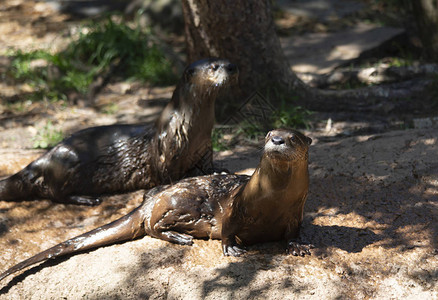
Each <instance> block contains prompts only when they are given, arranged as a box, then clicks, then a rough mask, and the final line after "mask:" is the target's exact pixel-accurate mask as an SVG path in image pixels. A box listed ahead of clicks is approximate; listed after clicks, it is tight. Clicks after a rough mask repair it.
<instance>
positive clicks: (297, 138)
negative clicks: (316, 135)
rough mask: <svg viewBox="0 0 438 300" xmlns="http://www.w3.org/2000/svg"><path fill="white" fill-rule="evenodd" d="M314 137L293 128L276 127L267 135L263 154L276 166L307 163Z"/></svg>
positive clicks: (282, 166)
mask: <svg viewBox="0 0 438 300" xmlns="http://www.w3.org/2000/svg"><path fill="white" fill-rule="evenodd" d="M311 143H312V139H311V138H309V137H307V136H305V135H304V134H302V133H300V132H298V131H296V130H292V129H275V130H272V131H270V132H268V134H267V135H266V137H265V147H264V153H263V156H264V157H266V158H267V159H268V160H269V161H271V165H273V167H274V168H275V167H276V166H278V167H279V168H281V169H282V168H284V167H287V166H290V165H294V164H295V165H296V164H301V163H305V164H307V159H308V150H309V145H310V144H311Z"/></svg>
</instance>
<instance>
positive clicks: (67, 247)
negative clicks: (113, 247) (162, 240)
mask: <svg viewBox="0 0 438 300" xmlns="http://www.w3.org/2000/svg"><path fill="white" fill-rule="evenodd" d="M141 208H142V206H139V207H137V208H136V209H134V210H133V211H132V212H130V213H129V214H127V215H125V216H123V217H121V218H120V219H118V220H116V221H113V222H111V223H109V224H106V225H104V226H101V227H99V228H96V229H94V230H91V231H89V232H87V233H84V234H81V235H79V236H77V237H74V238H72V239H69V240H67V241H65V242H62V243H60V244H58V245H56V246H54V247H52V248H49V249H47V250H45V251H43V252H40V253H38V254H37V255H35V256H33V257H31V258H28V259H26V260H24V261H22V262H20V263H18V264H16V265H15V266H13V267H12V268H10V269H8V270H7V271H5V272H4V273H2V274H0V280H2V279H3V278H5V277H6V276H9V275H11V274H12V273H15V272H18V271H20V270H22V269H24V268H26V267H28V266H31V265H33V264H36V263H39V262H42V261H45V260H47V259H50V258H56V257H59V256H64V255H68V254H72V253H77V252H80V251H84V250H89V249H93V248H97V247H100V246H105V245H110V244H113V243H117V242H122V241H126V240H131V239H134V238H136V237H139V236H143V235H145V230H144V227H143V222H144V218H145V217H144V213H143V212H142V209H141Z"/></svg>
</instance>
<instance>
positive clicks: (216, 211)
mask: <svg viewBox="0 0 438 300" xmlns="http://www.w3.org/2000/svg"><path fill="white" fill-rule="evenodd" d="M311 142H312V140H311V139H310V138H308V137H306V136H304V135H303V134H301V133H299V132H297V131H295V130H286V129H277V130H273V131H271V132H269V133H268V134H267V136H266V138H265V146H264V151H263V155H262V158H261V160H260V163H259V165H258V167H257V168H256V170H255V171H254V174H253V175H252V176H251V177H249V176H246V175H209V176H200V177H193V178H187V179H184V180H181V181H179V182H178V183H176V184H173V185H167V186H160V187H156V188H154V189H152V190H150V191H149V192H147V193H146V194H145V195H144V201H143V203H142V204H141V205H140V206H139V207H137V208H136V209H134V210H133V211H132V212H130V213H129V214H127V215H126V216H123V217H122V218H120V219H118V220H116V221H114V222H112V223H109V224H107V225H104V226H102V227H99V228H96V229H94V230H92V231H89V232H87V233H84V234H82V235H79V236H77V237H75V238H72V239H70V240H67V241H65V242H62V243H60V244H58V245H56V246H54V247H52V248H50V249H48V250H46V251H43V252H41V253H39V254H37V255H35V256H33V257H31V258H29V259H27V260H25V261H23V262H21V263H19V264H17V265H15V266H13V267H12V268H10V269H9V270H7V271H6V272H4V273H3V274H1V275H0V280H1V279H3V278H5V277H6V276H8V275H10V274H12V273H14V272H17V271H19V270H21V269H23V268H25V267H28V266H30V265H33V264H35V263H38V262H41V261H44V260H47V259H49V258H56V257H59V256H64V255H67V254H71V253H77V252H80V251H83V250H87V249H92V248H97V247H100V246H104V245H109V244H113V243H116V242H120V241H126V240H131V239H134V238H137V237H140V236H144V235H146V234H148V235H150V236H153V237H156V238H160V239H163V240H166V241H169V242H173V243H177V244H182V245H191V244H192V243H193V238H213V239H221V240H222V249H223V253H224V254H225V255H233V256H239V255H241V254H243V253H244V252H245V250H244V248H242V246H246V245H252V244H255V243H261V242H269V241H278V240H285V241H286V242H287V251H288V253H291V254H293V255H301V256H304V255H305V254H310V251H309V246H306V245H300V244H298V243H297V242H296V239H297V237H298V235H299V230H300V225H301V222H302V219H303V209H304V203H305V201H306V198H307V192H308V187H309V175H308V148H309V145H310V144H311Z"/></svg>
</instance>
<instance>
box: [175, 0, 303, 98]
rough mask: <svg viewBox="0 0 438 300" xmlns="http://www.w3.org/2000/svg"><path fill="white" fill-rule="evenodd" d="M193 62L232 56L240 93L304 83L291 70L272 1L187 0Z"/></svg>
mask: <svg viewBox="0 0 438 300" xmlns="http://www.w3.org/2000/svg"><path fill="white" fill-rule="evenodd" d="M182 6H183V13H184V19H185V34H186V41H187V53H188V60H189V62H192V61H195V60H197V59H200V58H204V57H223V58H227V59H229V60H230V61H232V62H233V63H235V64H237V65H238V66H239V70H240V78H239V82H240V92H241V96H248V95H250V94H251V93H252V92H254V91H255V90H262V89H263V88H266V87H277V86H278V87H280V88H281V87H285V86H286V87H288V86H290V85H293V86H301V87H304V85H303V84H302V82H301V80H299V79H298V78H297V76H296V75H295V74H294V73H293V72H292V71H291V69H290V66H289V63H288V62H287V59H286V57H285V55H284V53H283V50H282V49H281V46H280V41H279V39H278V37H277V34H276V32H275V26H274V22H273V19H272V15H271V0H257V1H254V0H253V1H246V0H183V1H182Z"/></svg>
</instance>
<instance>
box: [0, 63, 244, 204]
mask: <svg viewBox="0 0 438 300" xmlns="http://www.w3.org/2000/svg"><path fill="white" fill-rule="evenodd" d="M237 75H238V70H237V67H236V66H235V65H233V64H231V63H230V62H229V61H228V60H225V59H216V58H211V59H204V60H200V61H197V62H195V63H193V64H191V65H190V66H188V67H187V68H186V69H185V71H184V73H183V76H182V78H181V80H180V82H179V83H178V85H177V87H176V89H175V91H174V93H173V96H172V99H171V101H170V102H169V103H168V105H167V106H166V107H165V109H164V110H163V112H162V114H161V115H160V117H159V118H158V120H157V122H156V124H155V126H149V125H142V124H136V125H112V126H100V127H93V128H88V129H85V130H82V131H79V132H76V133H74V134H73V135H72V136H70V137H69V138H67V139H65V140H64V141H62V142H61V143H59V144H58V145H57V146H55V147H54V148H53V149H52V150H50V151H49V152H47V153H46V154H44V155H43V156H42V157H40V158H38V159H37V160H35V161H33V162H32V163H30V164H29V165H28V166H27V167H25V168H24V169H23V170H21V171H19V172H18V173H16V174H14V175H12V176H10V177H9V178H6V179H4V180H2V181H0V200H3V201H18V200H33V199H39V198H48V199H52V200H54V201H57V202H65V203H76V204H88V205H94V204H98V203H100V200H99V198H98V197H97V196H99V195H102V194H110V193H117V192H126V191H132V190H136V189H145V188H151V187H153V186H156V185H158V184H162V183H169V182H172V181H174V180H178V179H181V178H182V177H183V176H184V175H185V174H186V173H188V172H190V170H192V169H195V168H202V167H210V166H211V155H210V152H211V146H210V144H211V142H210V141H211V130H212V128H213V123H214V105H215V99H216V97H217V94H218V92H219V91H221V90H222V89H223V88H224V87H225V86H228V85H229V83H230V82H233V81H235V80H236V79H237ZM204 174H205V173H204ZM197 175H199V174H197Z"/></svg>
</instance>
